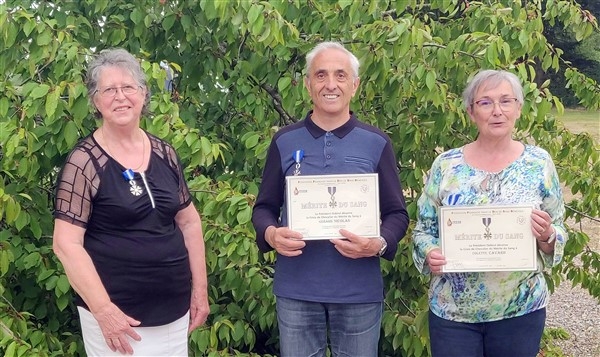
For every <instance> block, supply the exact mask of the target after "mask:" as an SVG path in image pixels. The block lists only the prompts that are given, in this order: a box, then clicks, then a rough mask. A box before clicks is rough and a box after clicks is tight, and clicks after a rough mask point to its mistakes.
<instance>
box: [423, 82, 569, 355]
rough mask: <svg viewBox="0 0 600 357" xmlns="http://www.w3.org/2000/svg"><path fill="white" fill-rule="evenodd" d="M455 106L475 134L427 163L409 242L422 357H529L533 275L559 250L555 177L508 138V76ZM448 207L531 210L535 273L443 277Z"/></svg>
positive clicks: (511, 98)
mask: <svg viewBox="0 0 600 357" xmlns="http://www.w3.org/2000/svg"><path fill="white" fill-rule="evenodd" d="M463 99H464V103H465V107H466V110H467V113H468V115H469V117H470V118H471V120H472V121H473V123H474V124H475V125H476V126H477V129H478V132H479V134H478V136H477V138H476V139H475V141H473V142H471V143H468V144H466V145H464V146H463V147H460V148H455V149H451V150H448V151H446V152H444V153H442V154H441V155H439V156H438V157H437V158H436V159H435V161H434V162H433V165H432V167H431V170H430V173H429V176H428V178H427V181H426V184H425V188H424V190H423V193H422V195H421V197H420V198H419V201H418V222H417V225H416V227H415V229H414V233H413V241H414V246H415V249H414V254H413V257H414V260H415V263H416V266H417V268H418V269H419V270H420V271H421V272H422V273H424V274H431V285H430V289H429V307H430V313H429V332H430V340H431V352H432V355H433V357H436V356H444V357H452V356H457V357H458V356H460V357H482V356H486V357H506V356H518V357H526V356H531V357H535V356H536V355H537V353H538V350H539V344H540V340H541V336H542V332H543V329H544V323H545V319H546V305H547V304H548V298H549V293H548V288H547V286H546V281H545V280H544V276H543V273H542V270H543V269H544V268H545V267H546V268H548V267H552V266H554V265H556V264H558V263H559V262H560V261H561V259H562V256H563V249H564V245H565V243H566V240H567V233H566V230H565V228H564V226H563V216H564V202H563V197H562V192H561V187H560V183H559V181H558V175H557V173H556V169H555V167H554V164H553V162H552V158H551V157H550V156H549V154H548V153H547V152H546V151H545V150H543V149H541V148H539V147H537V146H533V145H529V144H526V143H522V142H519V141H516V140H514V139H513V138H512V132H513V129H514V127H515V122H516V120H517V119H518V118H519V116H520V115H521V107H522V104H523V88H522V86H521V83H520V81H519V79H518V78H517V77H516V76H515V75H514V74H512V73H509V72H506V71H496V70H484V71H481V72H479V73H478V74H477V75H476V76H475V77H474V78H473V79H472V80H471V82H470V83H469V84H468V86H467V88H466V89H465V91H464V93H463ZM450 205H455V206H485V205H531V206H533V210H532V214H531V230H532V233H533V237H534V239H535V240H536V245H537V250H538V258H537V259H538V269H537V270H535V271H491V272H490V271H485V272H453V273H444V272H443V266H444V265H445V264H446V263H447V261H446V258H445V257H444V255H443V254H442V250H441V248H440V236H439V226H438V209H439V208H440V207H442V206H450Z"/></svg>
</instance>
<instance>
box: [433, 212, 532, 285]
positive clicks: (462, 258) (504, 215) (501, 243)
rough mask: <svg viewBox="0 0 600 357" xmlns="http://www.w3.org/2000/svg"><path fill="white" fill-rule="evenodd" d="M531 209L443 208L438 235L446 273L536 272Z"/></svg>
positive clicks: (443, 269) (443, 268)
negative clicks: (444, 259) (444, 258)
mask: <svg viewBox="0 0 600 357" xmlns="http://www.w3.org/2000/svg"><path fill="white" fill-rule="evenodd" d="M532 210H533V207H532V206H523V205H515V206H444V207H441V208H440V209H439V232H440V241H441V248H442V254H444V256H445V257H446V265H445V266H443V267H442V271H443V272H445V273H447V272H487V271H525V270H537V246H536V241H535V239H534V237H533V233H532V232H531V212H532Z"/></svg>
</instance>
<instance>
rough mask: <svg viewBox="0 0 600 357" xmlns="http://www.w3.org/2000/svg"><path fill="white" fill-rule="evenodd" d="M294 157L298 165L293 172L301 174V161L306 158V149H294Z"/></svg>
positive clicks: (295, 174)
mask: <svg viewBox="0 0 600 357" xmlns="http://www.w3.org/2000/svg"><path fill="white" fill-rule="evenodd" d="M292 158H293V159H294V162H295V163H296V167H295V168H294V172H293V174H294V176H298V175H300V163H301V162H302V160H303V159H304V150H302V149H300V150H296V151H294V154H293V155H292Z"/></svg>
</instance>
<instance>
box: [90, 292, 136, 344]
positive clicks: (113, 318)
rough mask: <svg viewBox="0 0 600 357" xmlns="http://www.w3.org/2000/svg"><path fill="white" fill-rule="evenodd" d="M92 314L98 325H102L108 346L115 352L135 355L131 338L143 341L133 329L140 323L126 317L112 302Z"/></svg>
mask: <svg viewBox="0 0 600 357" xmlns="http://www.w3.org/2000/svg"><path fill="white" fill-rule="evenodd" d="M92 314H93V315H94V318H96V321H98V325H100V329H101V330H102V335H103V336H104V339H105V340H106V344H107V345H108V347H109V348H110V349H111V350H112V351H113V352H115V351H118V352H119V353H123V354H129V355H130V354H133V348H132V347H131V344H130V343H129V338H132V339H134V340H136V341H141V340H142V338H141V337H140V335H138V334H137V332H135V330H134V329H133V328H132V326H138V325H139V324H140V322H139V321H137V320H135V319H133V318H131V317H129V316H127V315H125V314H124V313H123V311H121V309H119V308H118V307H117V306H116V305H115V304H113V303H112V302H111V303H109V304H106V305H104V306H103V307H102V308H100V309H99V310H98V311H93V312H92Z"/></svg>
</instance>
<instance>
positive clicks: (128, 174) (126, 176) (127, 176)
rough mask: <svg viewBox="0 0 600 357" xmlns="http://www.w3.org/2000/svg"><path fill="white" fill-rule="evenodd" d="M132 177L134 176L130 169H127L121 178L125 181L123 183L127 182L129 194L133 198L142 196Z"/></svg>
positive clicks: (140, 189)
mask: <svg viewBox="0 0 600 357" xmlns="http://www.w3.org/2000/svg"><path fill="white" fill-rule="evenodd" d="M133 175H134V174H133V170H132V169H127V170H125V171H123V178H124V179H125V181H129V185H130V186H131V187H129V192H131V194H132V195H134V196H139V195H141V194H142V188H141V187H140V186H138V185H137V183H136V182H135V180H134V179H133Z"/></svg>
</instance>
